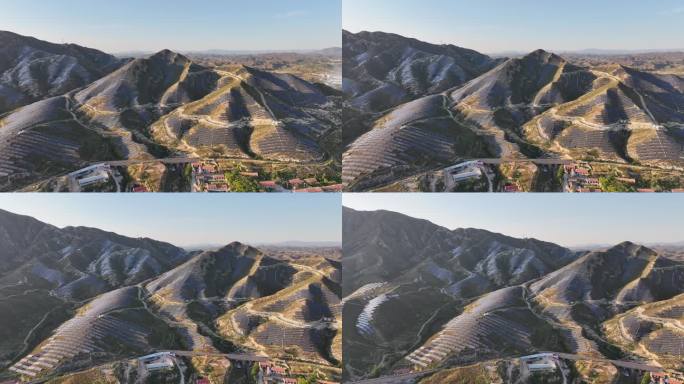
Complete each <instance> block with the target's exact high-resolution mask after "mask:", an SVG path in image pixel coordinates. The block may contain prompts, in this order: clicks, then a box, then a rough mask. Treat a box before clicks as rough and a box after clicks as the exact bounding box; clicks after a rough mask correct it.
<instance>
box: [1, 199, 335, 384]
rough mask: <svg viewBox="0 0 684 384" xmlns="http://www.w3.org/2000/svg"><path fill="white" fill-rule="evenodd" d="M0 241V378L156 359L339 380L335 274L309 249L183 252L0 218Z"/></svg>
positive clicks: (240, 247)
mask: <svg viewBox="0 0 684 384" xmlns="http://www.w3.org/2000/svg"><path fill="white" fill-rule="evenodd" d="M0 236H1V237H0V238H1V239H2V241H3V244H6V245H7V247H3V250H2V252H3V253H2V254H0V260H2V261H3V264H1V265H0V310H2V311H3V313H4V315H3V316H2V327H0V336H2V341H0V378H3V379H5V378H8V377H12V375H20V376H22V377H24V378H31V379H38V378H47V377H54V376H59V375H64V374H68V373H70V372H74V371H79V370H83V369H84V368H92V367H94V366H97V365H100V364H108V363H113V362H117V361H127V360H128V359H130V358H131V357H137V356H140V355H144V354H147V353H151V352H153V351H159V350H186V351H195V352H207V353H218V352H221V353H254V354H260V355H266V356H269V357H272V358H282V359H286V360H293V359H294V360H296V361H297V364H301V366H302V367H305V366H313V367H317V368H316V369H320V370H322V371H324V372H326V374H329V373H330V372H337V371H339V368H337V367H338V366H339V362H340V361H341V359H342V356H341V345H342V335H341V332H340V331H339V329H340V328H341V325H342V321H341V313H340V312H341V305H340V296H341V281H340V277H341V276H340V270H339V269H340V265H339V262H335V261H333V260H328V259H327V258H326V257H324V256H323V255H321V254H318V253H317V252H316V251H315V250H310V249H301V250H299V249H298V250H294V251H291V252H290V251H288V250H283V251H280V252H274V253H271V252H270V251H261V250H259V249H257V248H254V247H251V246H248V245H245V244H242V243H238V242H235V243H231V244H228V245H226V246H223V247H221V248H219V249H217V250H213V251H194V252H186V251H184V250H182V249H180V248H176V247H175V246H173V245H170V244H167V243H161V242H157V241H154V240H151V239H146V238H139V239H133V238H128V237H124V236H120V235H117V234H114V233H109V232H105V231H102V230H99V229H94V228H86V227H66V228H57V227H54V226H51V225H49V224H45V223H42V222H40V221H38V220H35V219H33V218H30V217H27V216H20V215H15V214H12V213H9V212H5V211H0ZM329 252H331V251H329ZM338 253H339V251H338ZM5 369H7V370H5ZM3 370H4V371H3Z"/></svg>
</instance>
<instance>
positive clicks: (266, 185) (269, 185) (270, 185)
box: [259, 180, 278, 190]
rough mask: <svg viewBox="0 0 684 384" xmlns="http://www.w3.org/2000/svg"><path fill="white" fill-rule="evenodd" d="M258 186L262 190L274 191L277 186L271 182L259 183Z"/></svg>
mask: <svg viewBox="0 0 684 384" xmlns="http://www.w3.org/2000/svg"><path fill="white" fill-rule="evenodd" d="M259 185H260V186H261V188H264V189H266V190H273V189H276V187H277V186H278V184H276V182H275V181H273V180H268V181H260V182H259Z"/></svg>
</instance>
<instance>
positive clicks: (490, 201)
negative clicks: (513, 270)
mask: <svg viewBox="0 0 684 384" xmlns="http://www.w3.org/2000/svg"><path fill="white" fill-rule="evenodd" d="M342 201H343V204H344V205H345V206H347V207H349V208H353V209H356V210H362V211H373V210H380V209H384V210H388V211H394V212H400V213H403V214H406V215H409V216H412V217H417V218H421V219H426V220H429V221H431V222H433V223H435V224H438V225H441V226H443V227H446V228H449V229H456V228H479V229H486V230H489V231H493V232H497V233H502V234H504V235H508V236H513V237H518V238H530V237H531V238H536V239H539V240H545V241H550V242H553V243H556V244H560V245H564V246H570V247H574V246H585V245H615V244H618V243H620V242H622V241H632V242H635V243H639V244H655V243H674V242H681V241H684V221H682V218H683V217H684V194H678V193H670V194H661V193H658V194H616V193H604V194H564V193H563V194H561V193H559V194H553V193H545V194H537V193H521V194H491V193H490V194H468V193H465V194H459V193H451V194H449V193H438V194H421V193H412V194H347V193H345V194H344V197H343V199H342Z"/></svg>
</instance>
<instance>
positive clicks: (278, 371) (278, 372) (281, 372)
mask: <svg viewBox="0 0 684 384" xmlns="http://www.w3.org/2000/svg"><path fill="white" fill-rule="evenodd" d="M271 372H273V373H274V374H276V375H280V376H285V374H287V370H286V369H285V368H283V367H278V366H275V365H274V366H272V367H271Z"/></svg>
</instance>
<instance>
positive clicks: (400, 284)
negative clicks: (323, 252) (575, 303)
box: [342, 208, 578, 378]
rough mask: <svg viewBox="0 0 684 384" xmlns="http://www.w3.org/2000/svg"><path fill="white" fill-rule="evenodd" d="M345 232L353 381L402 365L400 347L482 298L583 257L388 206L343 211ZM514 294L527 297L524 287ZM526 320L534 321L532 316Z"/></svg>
mask: <svg viewBox="0 0 684 384" xmlns="http://www.w3.org/2000/svg"><path fill="white" fill-rule="evenodd" d="M343 236H344V239H345V240H344V242H343V259H342V274H343V281H344V282H345V284H344V287H343V288H344V289H343V293H344V295H343V297H344V299H343V303H344V318H345V319H349V320H348V321H347V320H345V323H344V333H345V345H344V347H343V348H344V356H345V370H346V371H345V372H346V374H347V375H349V377H350V378H354V377H363V376H366V375H367V374H368V372H369V369H370V367H373V366H376V365H379V366H384V365H385V364H388V363H387V361H392V362H396V359H397V358H398V356H401V355H402V352H401V351H406V350H411V349H414V348H416V347H417V346H419V345H420V344H421V343H423V342H425V341H426V340H427V339H429V338H430V337H431V335H432V334H431V333H430V332H436V331H437V330H439V327H440V326H442V325H444V324H445V323H446V322H448V321H449V319H450V318H456V317H458V315H459V313H461V312H463V310H464V309H463V307H464V306H466V305H467V304H469V303H471V302H472V301H473V300H475V299H476V298H478V297H482V296H484V297H488V294H489V293H492V292H496V291H499V290H502V289H504V291H505V288H507V287H513V286H517V285H520V284H523V283H525V282H528V281H531V280H534V279H538V278H540V277H543V276H545V275H547V274H548V273H551V272H553V271H555V270H557V269H558V268H560V267H562V266H565V265H568V264H569V263H571V262H573V261H574V260H575V259H576V258H577V257H578V254H576V253H575V252H572V251H570V250H568V249H566V248H563V247H560V246H557V245H555V244H551V243H546V242H542V241H539V240H535V239H515V238H512V237H508V236H504V235H501V234H497V233H492V232H488V231H485V230H479V229H456V230H449V229H446V228H444V227H440V226H438V225H435V224H433V223H431V222H429V221H427V220H420V219H415V218H412V217H408V216H405V215H402V214H399V213H395V212H388V211H372V212H362V211H355V210H352V209H349V208H345V209H344V211H343ZM504 291H502V292H504ZM515 292H517V293H516V294H517V295H518V296H519V298H518V300H523V299H522V291H521V290H517V291H515ZM505 296H506V297H508V296H509V294H506V295H505ZM497 300H498V299H497ZM473 305H476V304H473ZM497 305H501V306H502V308H503V307H506V306H507V305H510V303H505V302H502V303H501V304H497ZM483 311H484V312H486V311H487V310H483ZM521 316H523V315H522V314H521ZM463 317H464V318H467V319H471V318H472V317H471V315H467V316H466V315H463ZM524 317H525V318H526V319H527V320H525V321H528V323H529V324H531V325H532V324H535V322H534V321H532V320H534V319H535V318H534V316H533V315H531V314H529V313H525V314H524ZM398 318H401V319H402V320H401V321H396V319H398ZM476 318H477V317H475V319H476ZM520 319H522V318H520ZM469 321H470V320H469ZM519 321H522V320H519ZM540 329H544V328H540ZM361 346H363V347H361ZM383 360H384V361H385V363H383ZM388 366H389V365H388Z"/></svg>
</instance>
